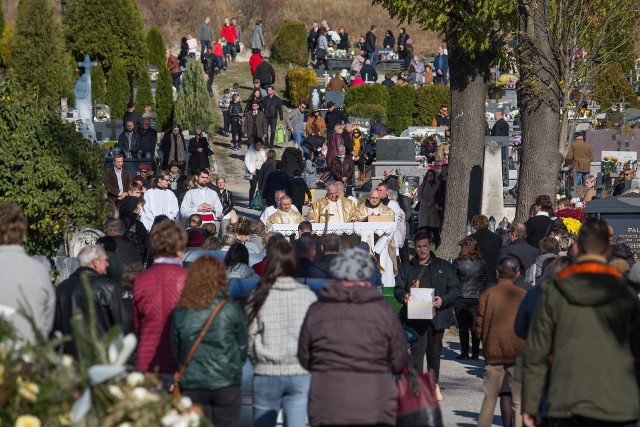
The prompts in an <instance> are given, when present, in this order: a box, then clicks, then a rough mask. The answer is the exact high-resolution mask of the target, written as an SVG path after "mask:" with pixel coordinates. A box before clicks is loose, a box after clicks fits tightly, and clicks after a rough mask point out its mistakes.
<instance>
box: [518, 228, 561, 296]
mask: <svg viewBox="0 0 640 427" xmlns="http://www.w3.org/2000/svg"><path fill="white" fill-rule="evenodd" d="M538 247H539V248H540V255H539V256H538V257H537V258H536V262H534V263H533V265H532V266H531V267H529V268H528V269H527V272H526V273H525V278H524V280H525V281H526V282H527V283H530V284H531V285H532V286H536V284H538V283H539V281H540V276H541V275H542V270H544V269H543V266H544V262H545V261H546V260H547V259H549V258H557V257H558V254H559V253H560V244H559V243H558V241H557V240H556V239H555V238H554V237H545V238H544V239H542V240H540V243H539V244H538Z"/></svg>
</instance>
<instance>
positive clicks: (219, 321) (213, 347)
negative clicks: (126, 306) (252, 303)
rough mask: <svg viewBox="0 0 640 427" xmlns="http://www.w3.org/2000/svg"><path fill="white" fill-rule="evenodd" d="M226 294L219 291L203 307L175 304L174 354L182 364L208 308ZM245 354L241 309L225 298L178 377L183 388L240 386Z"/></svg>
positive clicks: (245, 330)
mask: <svg viewBox="0 0 640 427" xmlns="http://www.w3.org/2000/svg"><path fill="white" fill-rule="evenodd" d="M222 298H225V299H226V298H227V295H226V294H224V293H222V292H219V293H218V295H217V296H216V297H215V298H214V300H213V302H212V304H211V307H210V308H207V309H205V310H193V309H184V308H176V309H175V311H174V313H173V327H172V333H171V340H172V348H173V356H174V358H175V360H176V362H177V363H178V367H179V368H181V367H182V364H183V363H184V361H185V359H186V358H187V355H188V354H189V351H190V350H191V347H192V346H193V343H194V342H195V340H196V338H198V335H199V334H200V331H201V330H202V327H203V326H204V324H205V322H206V321H207V319H208V318H209V315H210V314H211V312H212V311H213V310H214V309H215V307H216V306H217V305H218V304H219V303H220V301H221V299H222ZM246 358H247V325H246V322H245V319H244V312H243V311H242V309H241V308H240V307H239V306H238V305H237V304H235V303H232V302H231V301H227V303H226V304H225V305H224V306H223V307H222V308H221V309H220V312H219V313H218V315H217V316H216V318H215V319H214V320H213V323H212V324H211V326H210V327H209V330H208V331H207V333H206V334H205V336H204V338H203V339H202V342H201V343H200V345H199V346H198V349H197V350H196V352H195V354H194V356H193V359H191V362H190V363H189V365H188V366H187V369H186V371H185V373H184V376H183V377H182V379H181V381H180V387H181V388H182V389H184V390H217V389H220V388H224V387H231V386H239V385H240V383H241V380H242V366H243V365H244V362H245V359H246Z"/></svg>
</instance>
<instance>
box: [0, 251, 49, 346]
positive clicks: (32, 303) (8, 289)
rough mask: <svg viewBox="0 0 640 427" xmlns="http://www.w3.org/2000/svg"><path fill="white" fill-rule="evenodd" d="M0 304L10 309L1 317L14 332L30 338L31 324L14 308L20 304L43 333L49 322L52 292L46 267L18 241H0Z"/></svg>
mask: <svg viewBox="0 0 640 427" xmlns="http://www.w3.org/2000/svg"><path fill="white" fill-rule="evenodd" d="M0 277H2V292H0V306H2V307H0V308H2V309H3V310H2V311H4V310H7V311H13V310H15V312H13V314H7V315H6V316H5V317H6V318H7V320H8V321H9V322H10V323H11V324H13V326H14V327H15V328H16V332H17V336H18V337H24V338H26V339H28V340H33V338H34V334H33V330H32V328H31V325H30V324H29V322H28V321H27V319H26V318H24V317H23V316H22V315H21V314H20V313H18V311H19V310H20V307H24V308H25V309H26V310H27V313H29V314H30V315H31V316H32V319H33V321H34V322H35V326H36V328H37V329H38V330H39V331H40V333H42V334H43V335H44V336H45V337H48V336H49V333H50V332H51V328H52V326H53V316H54V313H55V309H56V296H55V293H54V291H53V286H51V280H50V279H49V272H48V271H47V269H46V267H44V266H43V265H42V264H40V263H39V262H38V261H36V260H34V259H33V258H31V257H30V256H28V255H27V253H26V252H25V250H24V248H23V247H22V246H20V245H0Z"/></svg>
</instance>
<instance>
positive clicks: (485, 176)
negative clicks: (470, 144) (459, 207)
mask: <svg viewBox="0 0 640 427" xmlns="http://www.w3.org/2000/svg"><path fill="white" fill-rule="evenodd" d="M503 189H504V186H503V183H502V147H501V145H500V144H499V143H497V142H496V141H489V142H488V143H487V144H485V149H484V168H483V173H482V210H481V212H482V214H483V215H486V216H487V217H491V216H493V217H494V218H502V217H504V216H505V210H504V197H503V194H502V191H503Z"/></svg>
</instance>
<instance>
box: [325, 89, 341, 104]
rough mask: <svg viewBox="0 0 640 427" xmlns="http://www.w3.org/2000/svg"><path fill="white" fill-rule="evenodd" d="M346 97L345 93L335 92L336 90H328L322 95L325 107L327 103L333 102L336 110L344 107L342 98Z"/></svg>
mask: <svg viewBox="0 0 640 427" xmlns="http://www.w3.org/2000/svg"><path fill="white" fill-rule="evenodd" d="M345 95H346V92H344V91H341V90H340V91H337V90H328V91H326V92H325V93H324V102H325V105H327V104H328V103H329V101H333V103H334V104H335V106H336V108H340V107H342V106H343V105H344V96H345Z"/></svg>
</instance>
